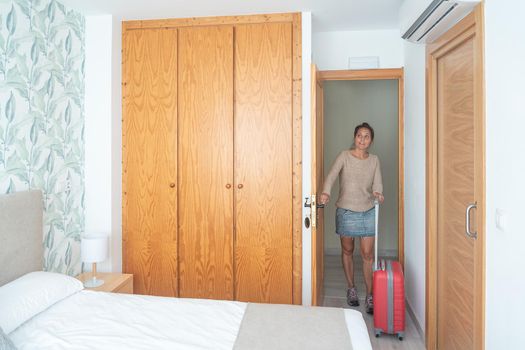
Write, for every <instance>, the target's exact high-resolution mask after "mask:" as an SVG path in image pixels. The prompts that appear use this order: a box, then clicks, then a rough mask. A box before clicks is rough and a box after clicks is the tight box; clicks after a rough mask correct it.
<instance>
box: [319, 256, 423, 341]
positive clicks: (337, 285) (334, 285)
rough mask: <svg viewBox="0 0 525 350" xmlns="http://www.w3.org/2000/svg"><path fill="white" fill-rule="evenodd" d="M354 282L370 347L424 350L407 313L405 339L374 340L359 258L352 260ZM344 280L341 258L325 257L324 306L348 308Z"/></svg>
mask: <svg viewBox="0 0 525 350" xmlns="http://www.w3.org/2000/svg"><path fill="white" fill-rule="evenodd" d="M354 264H355V265H354V266H355V267H354V271H355V272H354V274H355V276H354V282H355V285H356V287H357V291H358V293H359V298H360V300H361V302H360V306H359V307H358V308H357V309H358V310H359V311H361V313H362V314H363V318H364V319H365V322H366V325H367V327H368V333H369V334H370V340H371V342H372V347H373V348H374V349H377V350H393V349H406V350H422V349H425V345H424V340H423V339H421V337H420V335H419V333H418V331H417V329H416V327H415V325H414V322H413V321H412V318H411V317H410V316H409V314H408V313H407V315H406V331H405V339H404V340H403V341H399V340H398V339H397V337H395V336H393V335H382V336H381V337H379V338H376V337H375V335H374V318H373V316H371V315H369V314H367V313H366V312H365V308H364V304H365V303H364V299H365V291H366V288H365V280H364V277H363V267H362V266H363V265H362V262H361V258H360V256H355V258H354ZM346 288H347V287H346V280H345V276H344V272H343V266H342V265H341V257H340V256H334V255H326V256H325V270H324V294H325V297H324V302H323V305H324V306H334V307H343V308H350V306H348V304H347V303H346Z"/></svg>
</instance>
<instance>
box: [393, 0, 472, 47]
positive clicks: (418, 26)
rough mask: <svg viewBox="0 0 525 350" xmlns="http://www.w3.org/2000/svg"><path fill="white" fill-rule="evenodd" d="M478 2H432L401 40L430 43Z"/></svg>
mask: <svg viewBox="0 0 525 350" xmlns="http://www.w3.org/2000/svg"><path fill="white" fill-rule="evenodd" d="M480 2H481V1H480V0H434V1H432V3H430V5H429V6H428V7H427V8H426V10H425V11H423V13H422V14H421V16H419V17H418V18H417V19H416V21H415V22H414V24H412V25H411V26H410V28H408V30H407V31H406V33H405V34H404V35H403V39H406V40H408V41H411V42H413V43H426V44H428V43H431V42H433V41H434V40H436V39H437V38H439V37H440V36H441V34H443V33H445V32H446V31H447V30H449V29H450V28H452V27H453V26H454V25H455V24H456V23H458V22H459V21H461V20H462V19H463V18H464V17H465V16H466V15H468V14H469V13H470V12H472V10H473V9H474V7H476V5H477V4H479V3H480Z"/></svg>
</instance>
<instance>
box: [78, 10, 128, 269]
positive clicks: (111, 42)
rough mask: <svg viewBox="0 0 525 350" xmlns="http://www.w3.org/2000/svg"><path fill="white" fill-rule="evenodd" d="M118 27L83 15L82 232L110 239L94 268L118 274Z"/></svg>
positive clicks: (116, 23)
mask: <svg viewBox="0 0 525 350" xmlns="http://www.w3.org/2000/svg"><path fill="white" fill-rule="evenodd" d="M120 28H121V23H120V21H119V20H117V19H115V18H114V17H113V16H111V15H99V16H86V47H85V48H86V65H85V66H86V95H85V108H86V124H85V149H86V163H85V177H86V194H85V201H86V203H85V206H86V233H90V232H98V233H105V234H108V235H110V250H109V257H108V259H107V260H106V261H105V262H104V263H101V264H99V270H100V271H115V272H117V271H122V266H121V265H122V232H121V231H122V230H121V216H122V215H121V212H122V211H121V188H122V185H121V183H122V181H121V162H122V160H121V148H122V143H121V127H120V125H121V112H120V111H121V107H120V106H121V102H120V101H121V93H120V91H121V79H120V74H121V73H120V72H121V68H120V67H121V62H120V61H121V59H120V55H121V54H120V48H121V38H120V31H121V29H120ZM84 268H85V270H89V269H90V266H85V267H84Z"/></svg>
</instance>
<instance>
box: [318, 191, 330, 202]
mask: <svg viewBox="0 0 525 350" xmlns="http://www.w3.org/2000/svg"><path fill="white" fill-rule="evenodd" d="M328 202H330V195H329V194H327V193H321V195H320V196H319V204H326V203H328Z"/></svg>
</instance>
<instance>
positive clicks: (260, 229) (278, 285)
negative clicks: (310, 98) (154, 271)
mask: <svg viewBox="0 0 525 350" xmlns="http://www.w3.org/2000/svg"><path fill="white" fill-rule="evenodd" d="M292 87H293V86H292V24H291V23H265V24H247V25H237V26H236V28H235V136H234V139H235V142H234V144H235V146H234V148H235V162H234V164H235V166H234V169H235V228H236V231H235V294H236V298H237V299H238V300H242V301H252V302H268V303H292V292H293V291H292V250H293V244H292V242H293V240H292V216H293V213H292V203H293V202H292V201H293V197H292V179H293V172H292V151H293V150H292Z"/></svg>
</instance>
